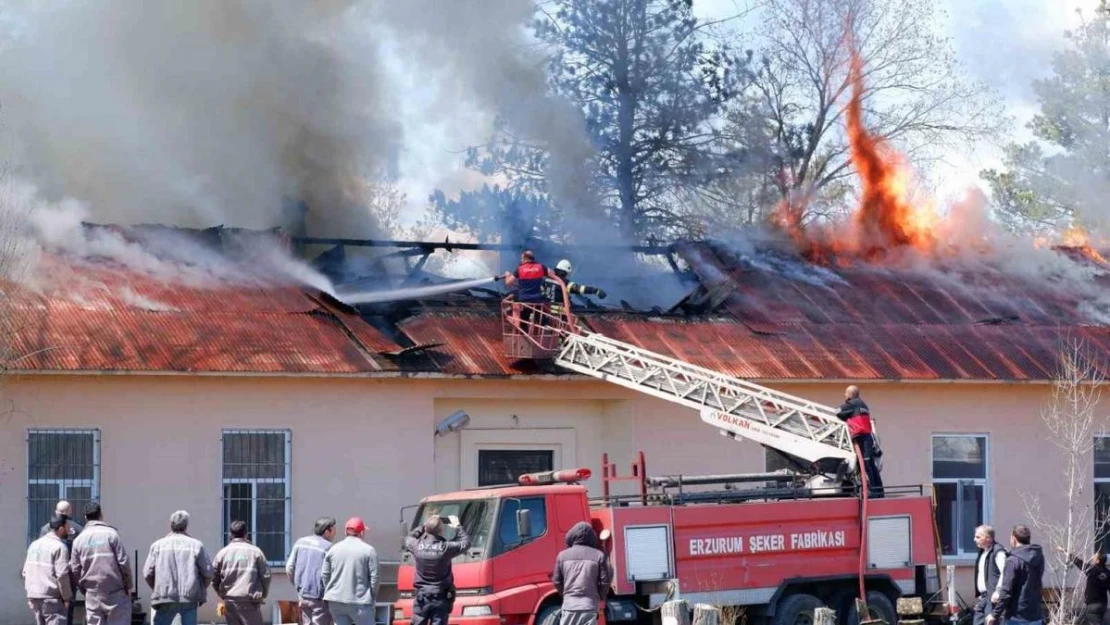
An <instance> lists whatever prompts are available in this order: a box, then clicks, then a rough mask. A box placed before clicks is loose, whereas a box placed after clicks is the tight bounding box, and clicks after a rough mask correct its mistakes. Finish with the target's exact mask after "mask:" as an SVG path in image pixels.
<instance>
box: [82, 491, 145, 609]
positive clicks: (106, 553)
mask: <svg viewBox="0 0 1110 625" xmlns="http://www.w3.org/2000/svg"><path fill="white" fill-rule="evenodd" d="M101 519H102V513H101V510H100V504H99V503H97V502H95V501H93V502H89V504H88V505H87V506H85V529H83V530H81V533H80V534H78V535H77V538H75V539H74V540H73V549H72V550H71V551H70V555H69V567H70V568H71V569H72V570H73V574H74V576H76V577H77V587H78V588H80V589H81V592H83V593H85V615H86V617H85V618H86V620H87V621H88V623H89V625H128V623H130V622H131V565H130V564H129V563H128V560H127V550H126V549H124V548H123V542H122V541H120V538H119V532H117V531H116V528H114V527H112V526H111V525H108V524H106V523H104V521H103V520H101Z"/></svg>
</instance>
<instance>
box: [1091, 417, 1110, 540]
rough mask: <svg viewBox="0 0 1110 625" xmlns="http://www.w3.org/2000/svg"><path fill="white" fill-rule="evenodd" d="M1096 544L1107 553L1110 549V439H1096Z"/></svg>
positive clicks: (1099, 437) (1098, 437)
mask: <svg viewBox="0 0 1110 625" xmlns="http://www.w3.org/2000/svg"><path fill="white" fill-rule="evenodd" d="M1093 456H1094V461H1095V471H1094V478H1095V488H1094V491H1095V519H1094V522H1095V527H1094V532H1095V534H1094V535H1095V544H1096V546H1097V548H1098V549H1099V550H1101V551H1102V552H1103V553H1106V549H1108V548H1110V437H1106V436H1097V437H1095V449H1094V454H1093Z"/></svg>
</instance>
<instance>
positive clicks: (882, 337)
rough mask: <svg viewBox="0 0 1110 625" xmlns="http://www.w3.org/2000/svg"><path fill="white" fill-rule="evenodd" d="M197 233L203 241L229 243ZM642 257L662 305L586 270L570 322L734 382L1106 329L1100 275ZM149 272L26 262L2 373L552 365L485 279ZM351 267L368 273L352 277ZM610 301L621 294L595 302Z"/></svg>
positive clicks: (890, 363)
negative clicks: (507, 318)
mask: <svg viewBox="0 0 1110 625" xmlns="http://www.w3.org/2000/svg"><path fill="white" fill-rule="evenodd" d="M202 232H203V233H204V235H203V236H205V237H206V240H207V241H209V242H210V243H213V242H215V241H216V240H217V239H219V240H221V241H222V240H224V239H225V238H227V237H226V235H227V233H222V234H220V236H219V237H214V235H213V232H212V230H211V229H209V230H207V231H202ZM294 243H295V242H294ZM213 244H215V243H213ZM221 245H223V244H221ZM223 248H224V250H225V252H226V251H227V249H228V246H227V245H223ZM332 249H334V248H332ZM398 249H399V250H401V251H403V250H404V249H405V248H398ZM410 249H420V250H426V249H431V248H429V247H428V246H427V245H426V246H425V247H419V246H418V247H416V248H410ZM396 251H397V250H394V251H393V252H388V253H391V254H392V253H396ZM433 251H434V249H433ZM646 252H654V253H656V257H657V260H658V259H660V258H662V259H663V260H662V262H659V263H657V266H655V267H653V268H652V271H655V273H644V274H643V275H642V276H638V278H640V279H639V286H636V282H637V281H635V280H633V281H631V284H632V285H633V288H641V289H643V288H647V289H651V288H652V285H653V282H652V280H653V279H657V280H667V281H668V282H673V284H678V285H681V287H682V290H673V291H672V292H670V293H668V297H672V296H674V295H677V297H672V302H673V303H672V304H671V305H669V306H666V307H663V306H657V307H655V308H654V310H652V309H645V308H637V307H635V306H632V305H631V304H630V303H629V300H630V299H635V293H626V292H621V290H622V289H623V290H625V291H627V290H628V288H630V287H629V286H628V285H627V284H626V285H623V286H617V287H614V286H613V285H611V284H609V283H607V282H600V281H599V284H598V286H601V287H602V288H605V289H607V290H611V292H615V295H616V296H615V297H612V298H610V300H608V301H606V302H602V304H604V306H598V305H596V304H595V305H593V306H592V307H590V308H583V309H582V310H580V311H579V312H580V316H581V318H582V320H583V322H584V324H585V325H586V326H587V327H588V328H589V329H591V330H593V331H595V332H599V333H602V334H605V335H607V336H610V337H612V338H614V339H618V340H622V341H626V342H629V343H632V344H635V345H637V346H639V347H643V348H646V349H650V350H653V351H657V352H659V353H662V354H665V355H668V356H673V357H676V358H679V359H682V360H684V361H687V362H690V363H692V364H697V365H701V366H704V367H708V368H711V369H715V370H718V371H721V372H723V373H728V374H731V375H735V376H737V377H741V378H747V379H756V380H782V381H788V380H847V379H855V380H966V381H974V380H978V381H1042V380H1048V379H1051V378H1052V377H1053V372H1054V371H1055V369H1056V365H1057V361H1058V356H1059V354H1058V350H1059V345H1060V342H1061V340H1062V339H1065V338H1083V339H1085V340H1087V341H1088V342H1089V344H1090V345H1091V347H1092V348H1093V349H1094V350H1095V351H1096V352H1097V353H1098V354H1099V355H1100V356H1110V327H1108V325H1107V324H1106V323H1105V322H1103V321H1102V319H1103V318H1104V317H1102V315H1101V311H1102V310H1103V308H1102V302H1101V298H1100V296H1101V294H1103V293H1106V292H1107V289H1106V278H1105V275H1104V274H1103V277H1093V278H1091V280H1090V281H1089V284H1086V286H1085V289H1079V290H1076V289H1071V288H1065V287H1062V286H1061V285H1060V284H1059V283H1058V282H1053V281H1050V280H1038V279H1032V278H1017V277H1014V276H1013V275H1011V274H1009V273H1007V272H1005V271H1003V270H1000V269H994V270H991V269H988V268H982V267H981V268H979V269H978V271H977V272H975V273H966V272H965V273H959V272H956V271H948V270H944V271H941V270H938V269H937V268H935V267H924V268H916V269H914V268H905V269H892V268H889V267H876V266H870V265H862V264H861V265H848V266H844V267H835V268H831V267H819V266H815V265H810V264H807V263H805V262H803V261H801V260H800V259H798V257H797V256H792V255H790V254H784V253H780V252H775V251H772V250H758V249H756V250H753V249H750V248H743V249H738V248H737V247H736V246H727V245H725V244H723V243H719V242H684V243H678V244H674V245H669V246H660V247H659V249H657V250H643V251H641V252H640V253H641V254H644V253H646ZM334 256H335V254H334V252H333V253H332V257H333V259H334ZM419 257H420V256H419V255H415V256H414V258H410V261H411V260H416V261H418V259H419ZM544 260H547V259H544ZM549 262H553V261H549ZM184 264H188V263H184ZM164 269H165V268H164V267H163V268H162V270H163V271H162V273H161V274H151V273H150V272H149V271H147V270H146V269H144V268H143V267H135V266H127V265H126V264H121V263H119V262H117V261H115V260H112V259H105V258H101V257H95V258H89V257H81V258H77V257H74V256H72V255H67V254H64V253H48V254H46V255H45V256H44V257H43V259H42V266H41V267H40V273H45V275H49V276H50V278H51V279H50V280H48V281H46V282H45V283H44V284H45V286H43V285H38V286H33V287H26V286H23V287H18V288H14V289H11V293H10V294H9V295H10V296H9V298H8V300H7V301H8V303H9V305H10V307H11V309H12V311H13V312H12V314H11V319H12V320H13V322H12V325H11V327H12V331H11V333H10V339H9V343H10V346H11V350H10V353H11V354H12V358H11V360H12V364H11V367H12V368H14V369H17V370H28V371H70V372H75V371H104V372H170V373H174V372H177V373H206V374H260V375H265V374H284V375H390V374H392V375H406V374H432V375H455V376H477V377H505V376H532V375H545V374H562V373H565V372H562V371H560V370H557V369H556V368H554V367H553V366H552V365H550V363H543V362H519V361H517V362H513V361H510V360H508V359H506V358H505V356H504V352H503V348H502V342H501V333H502V326H501V320H500V318H499V312H498V310H499V308H498V293H497V292H496V291H495V290H492V289H486V290H477V291H473V292H468V293H462V294H452V295H445V296H437V297H436V298H430V299H425V300H418V301H412V300H409V301H403V302H393V303H389V304H376V305H370V306H365V307H359V308H358V309H357V310H356V309H354V308H351V307H348V306H346V305H344V304H342V303H340V302H338V301H336V300H334V299H333V298H331V297H329V296H327V295H325V294H323V293H321V292H320V291H319V290H315V289H311V288H307V287H301V286H295V285H292V284H290V283H288V282H282V281H280V280H268V279H265V278H257V276H256V277H255V278H254V279H252V280H251V281H250V282H238V281H236V280H233V279H223V280H218V281H216V282H213V283H211V284H204V283H200V282H196V281H192V282H188V281H186V282H178V281H174V280H170V279H167V278H166V276H165V275H164V273H165V272H164ZM1096 269H1101V268H1096ZM408 271H409V273H408V274H407V275H401V276H400V280H402V281H403V283H405V284H409V285H411V284H419V283H422V282H427V281H435V280H442V278H438V277H436V276H434V275H431V274H426V273H424V272H423V270H422V268H421V267H420V266H415V267H414V265H412V264H410V265H409V267H408ZM668 271H669V272H670V275H669V276H668V274H667V273H666V272H668ZM1096 273H1097V272H1096ZM252 275H253V274H252ZM645 276H646V277H645ZM653 276H663V277H659V278H654V277H653ZM367 277H369V278H373V279H378V280H381V279H382V276H362V277H361V278H360V277H358V276H356V277H355V278H356V279H365V278H367ZM576 277H577V275H576ZM395 278H396V276H395V277H393V278H390V279H389V280H385V282H389V281H390V280H392V281H393V282H396V279H395ZM600 279H604V276H602V277H601V278H600ZM600 279H599V280H600ZM614 299H615V300H624V304H623V305H622V304H620V303H617V304H611V303H610V302H611V301H612V300H614ZM0 312H2V311H0ZM1105 318H1110V315H1107V316H1106V317H1105Z"/></svg>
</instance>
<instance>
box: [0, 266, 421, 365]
mask: <svg viewBox="0 0 1110 625" xmlns="http://www.w3.org/2000/svg"><path fill="white" fill-rule="evenodd" d="M43 262H44V263H45V266H44V267H43V269H45V270H47V271H49V272H50V273H49V274H48V275H50V279H49V280H48V281H47V282H46V286H43V287H41V288H40V289H39V290H38V291H37V292H32V291H27V290H22V289H21V290H18V291H17V292H15V293H12V294H11V295H12V297H11V298H10V299H9V300H7V301H8V302H9V304H10V305H11V306H12V311H11V320H12V328H13V329H12V331H11V332H10V333H9V338H8V341H9V343H10V346H11V354H12V358H13V359H14V360H15V362H14V363H13V365H12V366H13V367H14V368H16V369H22V370H52V371H59V370H61V371H121V372H123V371H177V372H211V373H321V374H340V373H342V374H351V373H362V372H372V371H381V370H383V369H385V370H390V369H396V368H397V367H396V366H395V365H394V364H392V363H391V362H390V361H389V360H388V359H386V358H382V357H380V356H378V355H377V353H378V352H382V351H390V350H395V349H398V348H399V346H398V345H397V344H396V343H394V342H393V341H391V340H389V339H387V338H386V337H385V336H383V335H382V334H381V333H380V332H378V331H377V330H375V329H374V328H373V327H371V326H370V325H368V324H367V323H366V322H364V321H363V320H362V319H360V318H359V317H358V316H357V315H355V314H351V313H348V312H344V311H342V310H339V309H338V308H337V307H332V306H327V305H325V304H324V303H323V302H322V301H321V300H318V299H314V298H313V297H311V296H310V295H309V294H308V293H307V292H305V291H304V290H302V289H300V288H296V287H285V286H278V285H267V284H265V283H252V284H248V285H242V284H232V283H220V282H219V281H216V282H211V283H209V284H206V285H204V286H201V285H199V284H194V285H189V284H187V283H186V284H182V283H174V282H171V281H165V280H162V279H159V278H157V277H156V276H152V275H143V274H139V273H137V272H134V271H129V270H124V269H122V268H120V267H113V266H111V265H108V264H94V263H85V262H74V263H70V262H65V261H63V260H60V259H58V258H51V257H47V258H45V259H44V261H43Z"/></svg>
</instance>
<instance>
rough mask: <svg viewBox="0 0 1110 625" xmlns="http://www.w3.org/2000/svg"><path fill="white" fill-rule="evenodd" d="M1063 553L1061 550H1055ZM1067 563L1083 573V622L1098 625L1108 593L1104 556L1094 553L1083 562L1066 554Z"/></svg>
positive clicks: (1109, 573)
mask: <svg viewBox="0 0 1110 625" xmlns="http://www.w3.org/2000/svg"><path fill="white" fill-rule="evenodd" d="M1057 550H1058V551H1060V552H1061V553H1064V549H1063V548H1059V547H1058V548H1057ZM1068 561H1069V562H1071V563H1072V564H1073V565H1074V566H1075V568H1077V569H1079V570H1080V571H1082V572H1083V576H1084V577H1085V578H1086V584H1085V586H1084V587H1083V604H1084V606H1085V609H1084V615H1083V622H1084V623H1085V624H1086V625H1100V624H1101V623H1102V619H1103V617H1105V616H1106V593H1107V592H1110V569H1107V568H1106V554H1105V553H1101V552H1096V553H1095V555H1093V556H1091V559H1090V560H1088V561H1087V562H1084V561H1083V560H1082V558H1080V557H1079V556H1076V555H1073V554H1070V553H1069V554H1068Z"/></svg>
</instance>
